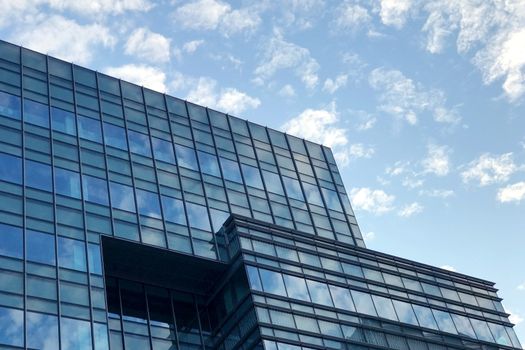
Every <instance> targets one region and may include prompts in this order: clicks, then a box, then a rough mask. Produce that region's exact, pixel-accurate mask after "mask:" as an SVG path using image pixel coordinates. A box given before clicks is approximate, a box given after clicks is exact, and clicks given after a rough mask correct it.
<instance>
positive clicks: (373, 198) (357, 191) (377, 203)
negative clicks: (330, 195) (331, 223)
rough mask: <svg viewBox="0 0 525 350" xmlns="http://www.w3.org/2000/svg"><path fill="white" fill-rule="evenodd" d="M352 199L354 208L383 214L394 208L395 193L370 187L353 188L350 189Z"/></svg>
mask: <svg viewBox="0 0 525 350" xmlns="http://www.w3.org/2000/svg"><path fill="white" fill-rule="evenodd" d="M350 200H351V202H352V205H353V207H354V209H356V210H363V211H367V212H370V213H372V214H376V215H381V214H384V213H387V212H389V211H392V210H393V209H394V206H393V202H394V200H395V196H394V195H389V194H387V193H386V192H385V191H383V190H373V189H370V188H368V187H362V188H353V189H352V190H351V191H350Z"/></svg>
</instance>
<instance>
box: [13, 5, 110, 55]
mask: <svg viewBox="0 0 525 350" xmlns="http://www.w3.org/2000/svg"><path fill="white" fill-rule="evenodd" d="M12 41H14V42H16V43H20V44H21V45H23V46H25V47H27V48H30V49H33V50H35V51H39V52H43V53H47V54H50V55H52V56H55V57H58V58H61V59H63V60H65V61H70V62H74V63H77V64H87V63H89V62H90V61H91V59H92V58H93V56H94V55H95V54H96V47H97V46H102V47H109V48H111V47H113V46H114V45H115V43H116V38H115V37H114V36H113V35H111V33H110V31H109V29H108V28H106V27H104V26H102V25H99V24H90V25H80V24H78V23H77V22H75V21H73V20H70V19H66V18H64V17H62V16H58V15H54V16H51V17H46V16H43V15H40V16H37V17H31V21H30V23H25V24H24V25H20V26H19V27H17V29H15V31H14V33H13V35H12Z"/></svg>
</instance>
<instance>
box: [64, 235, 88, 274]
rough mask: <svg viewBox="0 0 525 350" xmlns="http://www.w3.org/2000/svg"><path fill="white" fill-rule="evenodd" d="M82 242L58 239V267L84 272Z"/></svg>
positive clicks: (83, 246)
mask: <svg viewBox="0 0 525 350" xmlns="http://www.w3.org/2000/svg"><path fill="white" fill-rule="evenodd" d="M85 249H86V248H85V244H84V242H81V241H77V240H74V239H69V238H64V237H58V265H59V266H60V267H65V268H68V269H73V270H79V271H86V251H85Z"/></svg>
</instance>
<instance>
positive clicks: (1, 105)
mask: <svg viewBox="0 0 525 350" xmlns="http://www.w3.org/2000/svg"><path fill="white" fill-rule="evenodd" d="M21 113H22V112H21V108H20V97H18V96H14V95H11V94H6V93H5V92H2V91H0V115H3V116H6V117H10V118H15V119H20V115H21Z"/></svg>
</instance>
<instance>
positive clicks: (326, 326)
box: [319, 320, 343, 338]
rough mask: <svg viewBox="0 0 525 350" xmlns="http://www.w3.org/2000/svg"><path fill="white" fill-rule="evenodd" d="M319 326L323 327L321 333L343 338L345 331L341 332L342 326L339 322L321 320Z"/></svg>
mask: <svg viewBox="0 0 525 350" xmlns="http://www.w3.org/2000/svg"><path fill="white" fill-rule="evenodd" d="M319 328H321V334H323V335H324V334H326V335H330V336H332V337H338V338H341V337H342V336H343V333H342V332H341V327H340V326H339V325H338V324H337V323H332V322H326V321H321V320H320V321H319Z"/></svg>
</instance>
